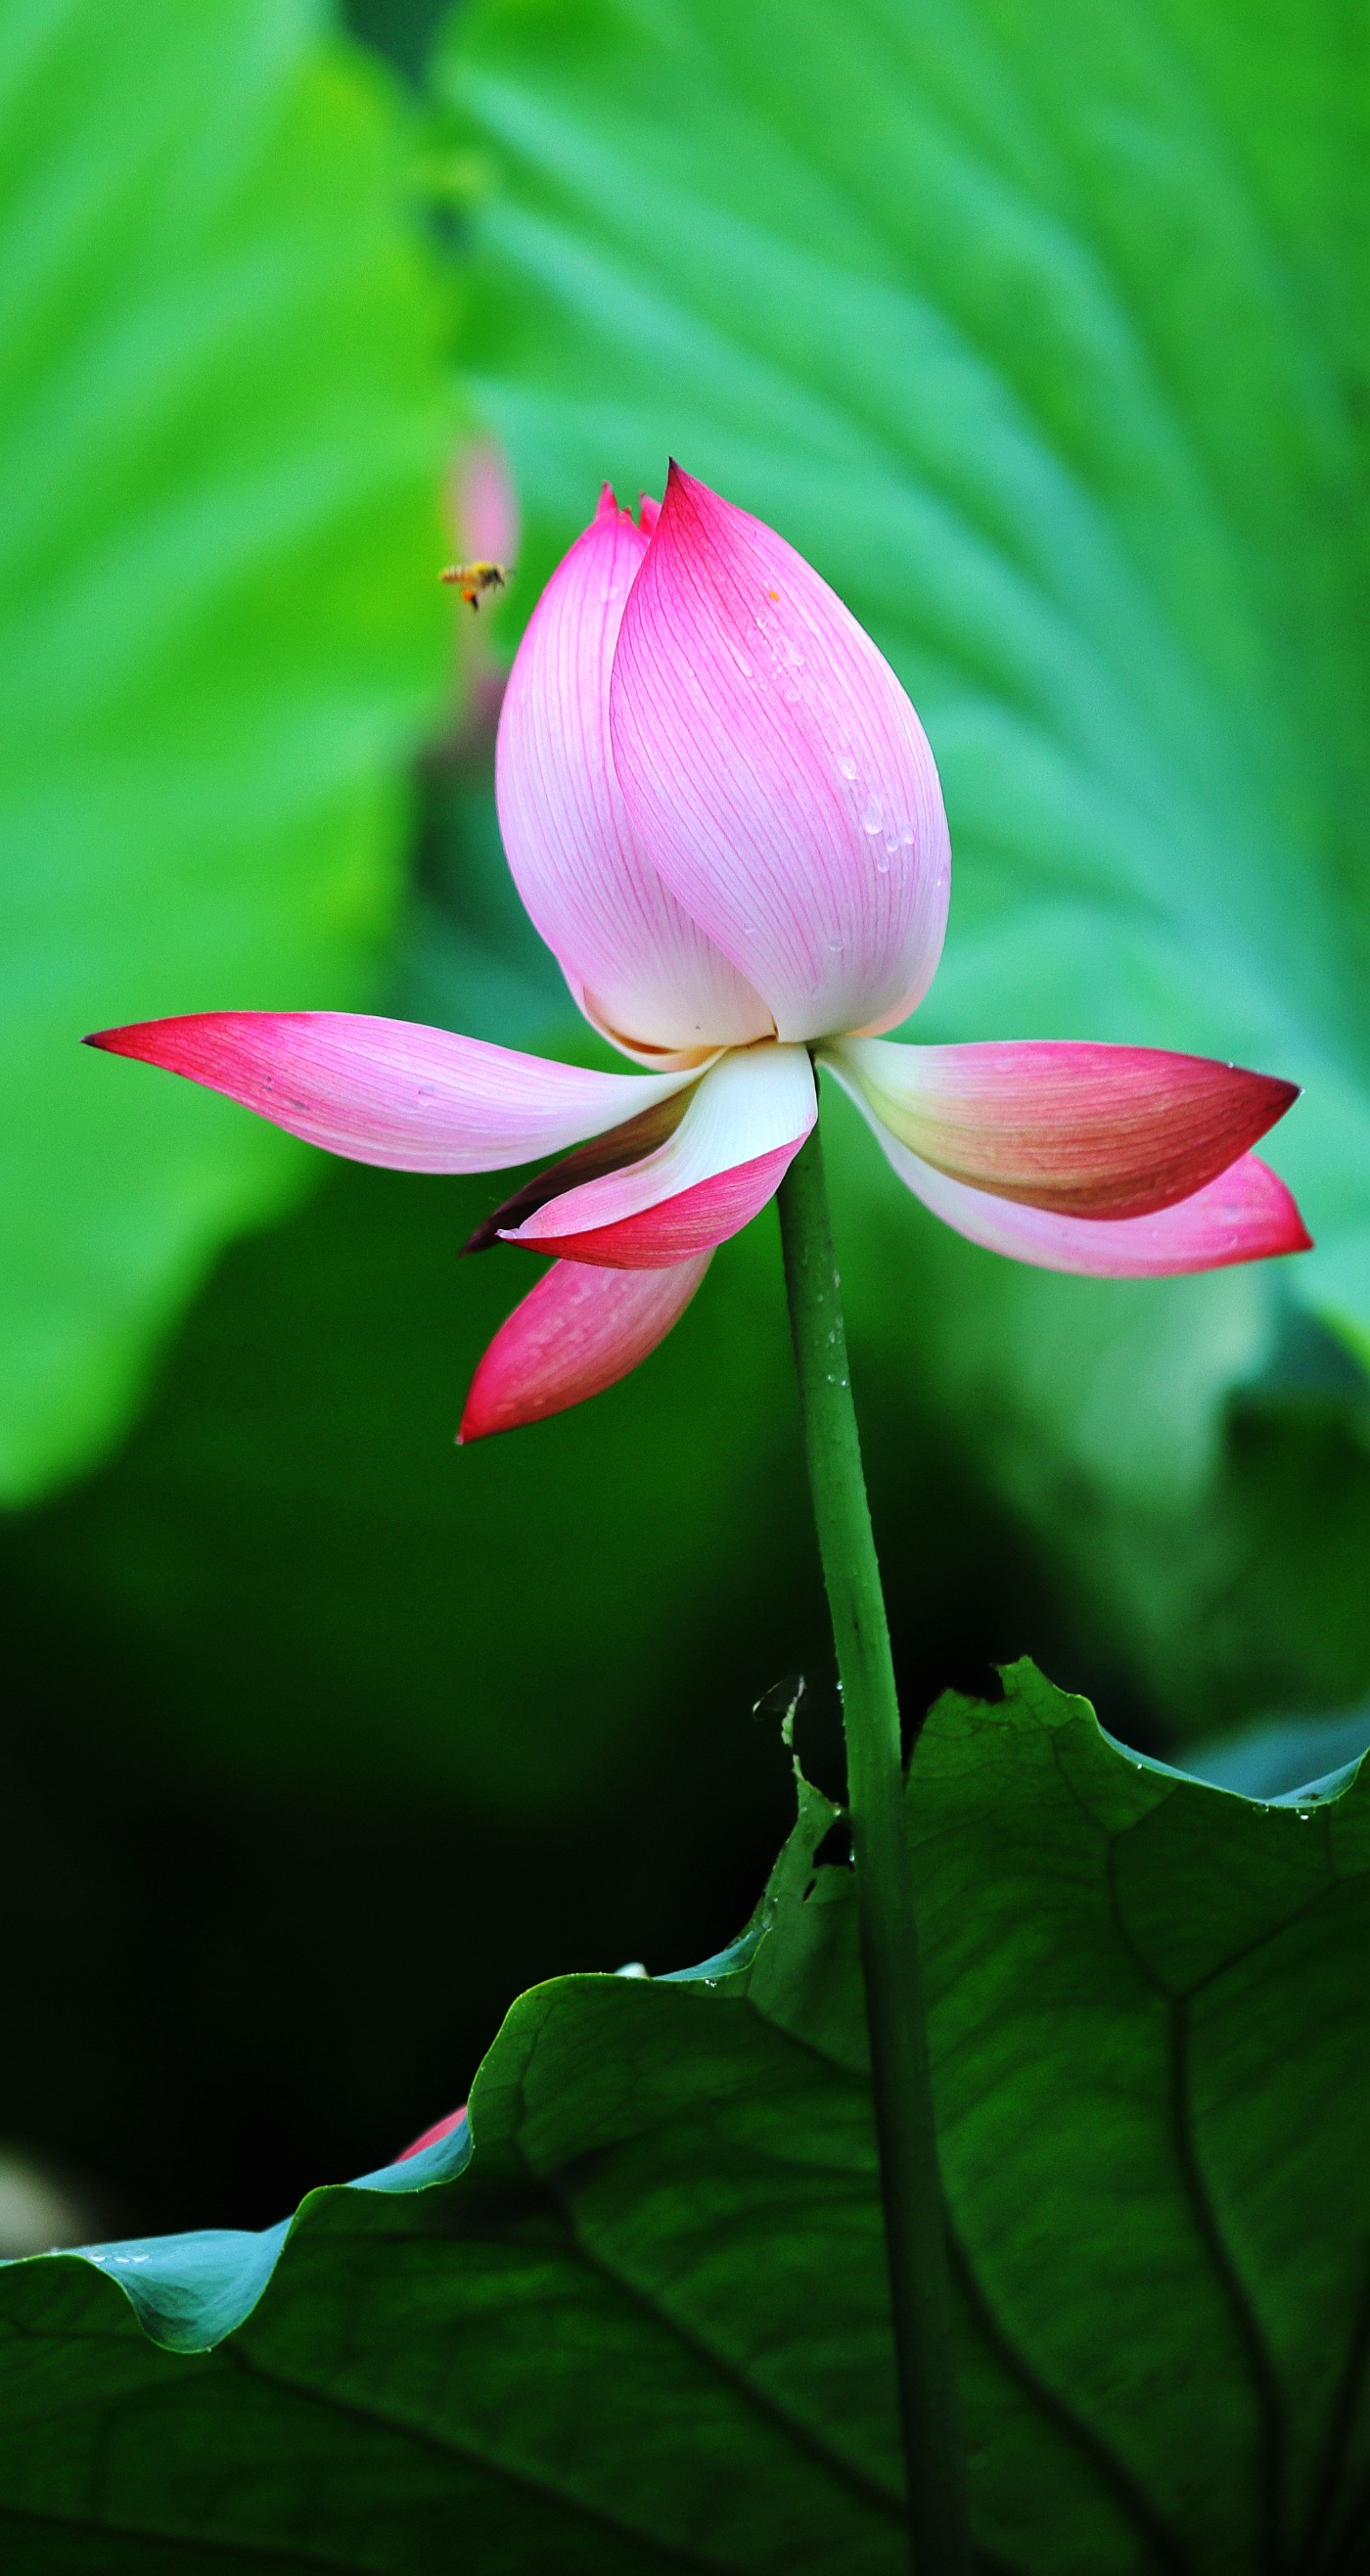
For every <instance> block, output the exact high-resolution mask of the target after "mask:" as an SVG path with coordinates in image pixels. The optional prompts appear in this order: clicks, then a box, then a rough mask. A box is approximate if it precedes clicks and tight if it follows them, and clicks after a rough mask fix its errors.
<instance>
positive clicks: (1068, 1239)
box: [832, 1064, 1311, 1279]
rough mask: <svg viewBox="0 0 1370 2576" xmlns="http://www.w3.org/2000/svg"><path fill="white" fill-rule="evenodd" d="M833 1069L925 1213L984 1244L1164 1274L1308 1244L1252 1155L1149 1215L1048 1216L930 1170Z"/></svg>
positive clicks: (1123, 1274) (1090, 1267)
mask: <svg viewBox="0 0 1370 2576" xmlns="http://www.w3.org/2000/svg"><path fill="white" fill-rule="evenodd" d="M832 1070H833V1072H834V1073H835V1074H836V1075H837V1078H838V1080H839V1082H840V1083H841V1084H842V1088H843V1090H844V1091H846V1092H848V1093H849V1094H850V1096H851V1098H852V1099H853V1100H854V1101H855V1103H856V1105H857V1108H858V1109H859V1110H860V1111H861V1114H862V1116H863V1118H864V1119H865V1121H866V1124H867V1126H868V1127H870V1128H871V1129H872V1131H873V1132H874V1134H875V1136H876V1137H877V1139H878V1141H879V1144H880V1147H881V1150H882V1151H883V1153H884V1155H885V1158H886V1160H887V1161H888V1163H889V1164H890V1165H891V1167H892V1169H893V1170H894V1171H896V1172H897V1173H898V1175H899V1178H900V1180H901V1181H904V1182H905V1183H906V1184H907V1186H908V1187H909V1189H911V1190H912V1191H913V1193H914V1196H915V1197H916V1198H920V1199H921V1200H922V1202H923V1205H924V1206H925V1207H927V1208H930V1209H931V1210H932V1213H933V1215H934V1216H940V1217H941V1218H942V1220H943V1222H944V1224H946V1225H950V1226H954V1227H955V1229H956V1232H957V1233H958V1234H964V1235H965V1236H967V1237H968V1239H969V1241H970V1242H972V1243H978V1244H981V1245H983V1247H984V1249H985V1251H986V1252H1002V1253H1003V1254H1005V1255H1006V1257H1007V1258H1008V1259H1009V1260H1011V1261H1026V1262H1029V1263H1030V1264H1031V1265H1032V1266H1033V1268H1035V1269H1037V1270H1067V1271H1074V1272H1077V1273H1079V1274H1080V1275H1081V1276H1082V1277H1085V1278H1090V1279H1168V1278H1173V1277H1174V1276H1176V1275H1177V1274H1178V1273H1179V1272H1180V1271H1185V1270H1226V1269H1229V1268H1230V1267H1231V1266H1232V1264H1233V1263H1234V1262H1238V1261H1265V1260H1268V1259H1269V1258H1270V1257H1271V1255H1272V1254H1275V1253H1280V1252H1307V1251H1309V1250H1310V1249H1311V1237H1310V1236H1309V1235H1308V1233H1307V1232H1306V1230H1305V1228H1304V1222H1303V1219H1302V1217H1301V1216H1300V1214H1299V1211H1298V1209H1297V1207H1296V1206H1295V1204H1294V1200H1293V1198H1292V1196H1291V1194H1290V1192H1289V1191H1288V1190H1287V1189H1286V1188H1285V1185H1284V1183H1283V1181H1282V1180H1280V1179H1279V1178H1278V1177H1277V1175H1276V1174H1275V1173H1274V1172H1272V1171H1271V1170H1270V1169H1269V1167H1268V1165H1267V1164H1265V1163H1262V1162H1260V1161H1258V1159H1257V1157H1256V1156H1255V1155H1254V1154H1244V1155H1243V1156H1242V1158H1241V1161H1240V1162H1237V1163H1234V1164H1233V1165H1232V1166H1231V1169H1230V1170H1229V1171H1226V1172H1223V1173H1222V1174H1220V1176H1219V1178H1218V1179H1217V1180H1216V1181H1209V1182H1208V1184H1207V1186H1206V1187H1205V1188H1204V1189H1201V1190H1196V1191H1195V1192H1194V1194H1193V1196H1192V1197H1191V1198H1187V1199H1181V1200H1180V1201H1179V1202H1178V1204H1177V1205H1176V1206H1174V1207H1168V1208H1161V1209H1158V1210H1157V1212H1156V1213H1155V1214H1154V1215H1151V1216H1125V1217H1089V1216H1057V1215H1055V1214H1053V1212H1052V1211H1051V1210H1050V1209H1048V1208H1037V1207H1024V1206H1022V1205H1020V1204H1019V1203H1018V1202H1017V1201H1016V1200H1013V1199H1002V1198H995V1197H993V1196H992V1195H991V1193H990V1192H989V1191H988V1190H973V1189H968V1188H967V1186H966V1183H965V1182H964V1181H953V1180H951V1179H949V1178H948V1176H947V1174H946V1173H945V1172H938V1171H935V1170H934V1169H933V1166H932V1164H931V1163H924V1162H922V1161H920V1159H919V1157H918V1156H917V1155H916V1154H911V1153H910V1152H909V1149H908V1147H907V1145H901V1144H900V1142H899V1139H898V1137H897V1136H892V1135H891V1134H890V1131H889V1129H888V1127H886V1126H884V1125H883V1123H882V1122H881V1120H880V1119H879V1118H877V1117H876V1115H875V1113H874V1111H873V1110H872V1109H871V1107H870V1105H869V1103H868V1102H867V1101H866V1100H865V1099H864V1098H863V1097H862V1094H861V1092H860V1091H859V1090H858V1088H857V1086H856V1084H855V1083H854V1082H853V1080H852V1078H851V1076H850V1075H849V1074H848V1073H846V1072H845V1071H844V1069H843V1068H842V1067H841V1066H840V1065H836V1064H834V1066H833V1067H832Z"/></svg>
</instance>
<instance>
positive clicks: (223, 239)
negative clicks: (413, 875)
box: [0, 0, 445, 1500]
mask: <svg viewBox="0 0 1370 2576" xmlns="http://www.w3.org/2000/svg"><path fill="white" fill-rule="evenodd" d="M0 125H2V126H3V132H4V137H5V139H4V143H3V146H2V147H0V241H2V242H3V258H2V259H0V266H2V267H3V276H4V283H3V287H0V339H2V340H3V345H4V351H5V381H4V389H3V393H0V478H2V479H3V484H4V490H5V495H6V505H5V513H4V533H3V536H0V637H2V638H3V658H4V667H5V714H6V722H5V729H4V750H3V755H2V756H0V887H3V892H0V954H3V959H4V966H3V977H4V986H3V990H4V1009H3V1015H2V1016H3V1027H4V1035H3V1039H0V1088H3V1092H4V1097H5V1101H6V1116H5V1121H4V1145H3V1149H2V1153H3V1160H2V1162H0V1209H2V1210H3V1214H0V1280H2V1281H3V1286H2V1287H0V1497H3V1498H5V1499H7V1500H19V1499H25V1498H27V1497H28V1496H30V1495H32V1494H33V1493H34V1492H35V1491H37V1490H40V1489H41V1488H43V1487H44V1486H46V1485H47V1484H49V1483H51V1482H52V1481H53V1480H54V1479H57V1478H60V1477H62V1476H65V1475H69V1474H70V1473H71V1472H72V1471H73V1470H74V1469H75V1468H77V1467H78V1466H80V1465H82V1464H83V1463H84V1462H85V1461H86V1460H87V1459H88V1458H89V1457H90V1456H91V1455H92V1454H93V1453H94V1452H96V1451H97V1450H98V1449H99V1447H100V1446H101V1445H102V1444H103V1443H105V1442H107V1441H108V1439H109V1437H110V1435H111V1434H112V1432H113V1431H114V1430H115V1429H116V1428H118V1427H119V1425H120V1423H121V1421H122V1419H123V1418H124V1416H125V1414H126V1413H127V1411H128V1409H129V1406H130V1403H131V1401H132V1398H133V1396H134V1394H135V1392H136V1390H137V1387H138V1385H139V1382H140V1379H141V1377H142V1375H143V1373H144V1369H145V1363H146V1357H147V1353H148V1350H149V1347H150V1345H151V1343H152V1342H153V1340H154V1338H155V1336H156V1335H157V1333H158V1332H159V1330H160V1329H161V1328H162V1327H163V1326H164V1325H165V1322H166V1321H167V1319H168V1318H169V1316H170V1315H171V1314H172V1313H173V1312H174V1311H175V1310H176V1309H177V1308H179V1307H180V1306H181V1305H182V1304H183V1302H184V1300H185V1298H186V1296H187V1294H188V1292H189V1291H190V1289H191V1287H192V1286H193V1285H194V1284H195V1283H196V1281H197V1280H198V1279H199V1277H200V1276H201V1274H202V1273H203V1271H204V1268H205V1266H206V1263H207V1261H208V1259H209V1257H210V1255H211V1253H212V1252H213V1251H214V1249H215V1248H216V1247H217V1246H218V1244H219V1243H220V1242H221V1241H222V1240H223V1238H224V1237H225V1235H226V1234H228V1233H229V1232H231V1231H232V1230H233V1229H234V1228H236V1227H237V1226H239V1225H241V1224H242V1223H244V1222H246V1221H248V1220H251V1219H255V1218H258V1217H260V1216H262V1215H263V1214H264V1213H266V1212H267V1211H269V1210H273V1209H275V1208H277V1207H279V1206H280V1205H281V1204H282V1203H283V1202H284V1201H285V1200H286V1199H287V1198H288V1197H289V1196H290V1195H291V1193H292V1192H293V1191H294V1190H295V1189H296V1188H297V1187H298V1186H299V1181H300V1178H301V1175H302V1173H303V1170H304V1161H303V1158H302V1157H301V1156H300V1155H299V1154H298V1152H297V1151H296V1149H294V1148H293V1147H291V1146H289V1145H287V1144H286V1143H285V1142H284V1140H282V1139H281V1138H279V1137H278V1136H276V1135H275V1134H274V1133H273V1132H272V1131H271V1130H269V1129H267V1128H265V1127H264V1126H261V1125H260V1124H258V1123H256V1122H253V1121H251V1120H247V1119H244V1118H242V1117H241V1116H238V1115H237V1114H235V1113H234V1112H232V1111H231V1110H228V1109H227V1108H226V1107H225V1106H224V1105H223V1104H220V1103H218V1102H212V1101H206V1100H205V1099H203V1098H201V1099H193V1098H192V1097H191V1095H190V1093H189V1092H188V1091H187V1090H185V1089H184V1088H183V1087H182V1086H179V1085H176V1084H174V1083H168V1082H159V1081H153V1080H151V1079H146V1080H144V1079H138V1078H135V1079H133V1080H129V1079H126V1078H121V1079H118V1080H117V1081H113V1080H111V1079H110V1069H109V1067H108V1066H107V1065H104V1064H102V1063H101V1062H99V1061H97V1060H94V1059H92V1058H91V1057H89V1056H86V1055H83V1054H82V1052H81V1050H80V1048H79V1045H78V1043H77V1041H78V1040H79V1038H80V1037H81V1035H82V1033H83V1031H85V1030H87V1029H90V1028H92V1027H100V1026H107V1025H109V1024H110V1023H111V1022H114V1021H119V1020H129V1019H136V1018H139V1017H150V1016H153V1015H156V1014H159V1013H163V1012H173V1011H186V1010H193V1009H197V1008H204V1007H208V1006H224V1005H235V1004H239V1005H259V1004H281V1005H284V1004H292V1003H293V1004H296V1005H298V1004H300V1003H302V1002H312V1003H316V1004H323V1003H347V1002H349V1001H354V1000H359V999H361V998H362V995H363V992H364V989H365V977H366V972H367V970H368V967H369V964H370V961H372V960H373V959H374V956H375V954H376V950H377V947H378V943H379V942H380V940H381V937H382V935H383V933H384V930H385V927H386V923H387V919H388V915H389V911H390V906H391V901H392V892H393V881H394V873H395V858H396V851H397V842H398V836H399V833H400V830H401V827H402V822H403V815H402V811H401V802H402V800H401V795H400V788H399V767H400V763H401V760H402V756H403V753H404V751H405V749H406V747H407V746H408V745H409V743H410V742H411V741H412V739H413V736H414V734H415V731H416V728H417V727H418V726H419V724H420V723H421V722H422V721H423V720H424V718H425V715H426V714H427V713H429V712H430V711H432V710H433V708H434V706H435V703H436V698H437V693H438V691H439V688H440V685H441V677H442V670H443V658H444V642H443V637H444V617H445V612H444V610H443V607H442V604H441V602H440V599H439V597H438V594H437V589H436V585H435V583H434V581H433V572H434V568H435V565H436V563H437V561H438V560H439V556H440V548H441V546H442V543H443V537H442V531H441V526H440V523H439V518H438V511H437V504H436V492H437V478H438V471H439V464H440V458H441V452H442V445H443V438H444V405H443V402H442V399H441V397H440V393H439V381H440V380H439V374H438V347H437V343H438V331H437V308H436V298H435V290H434V286H433V283H432V281H431V279H429V278H428V277H427V276H426V275H425V273H424V270H423V265H422V262H421V260H420V257H419V255H418V252H417V249H416V247H415V243H414V241H413V239H412V238H411V233H412V227H411V225H410V222H409V220H408V216H407V212H406V209H405V206H404V204H403V188H404V171H403V153H402V137H401V132H400V128H399V125H398V121H397V115H396V111H395V108H394V106H393V103H392V102H391V100H390V99H389V97H388V95H387V94H386V91H385V89H384V87H383V84H382V82H381V79H380V76H379V75H378V74H377V73H376V72H375V71H374V70H373V69H371V68H370V67H368V66H367V65H366V64H365V62H364V61H363V59H362V58H361V57H360V56H354V55H353V54H352V53H351V52H350V51H348V50H347V49H345V48H344V47H343V46H342V45H341V44H339V43H338V42H337V41H335V40H334V39H332V38H330V37H327V36H325V35H324V33H323V32H322V28H321V22H320V12H319V10H318V9H317V8H316V7H314V6H311V5H309V0H196V5H195V6H194V7H193V8H189V9H188V8H185V7H184V6H182V5H180V0H149V4H148V5H142V6H140V7H139V8H138V9H136V10H134V11H131V12H130V11H121V10H109V9H107V8H103V7H101V6H99V5H98V0H14V5H11V6H9V7H8V8H6V10H5V11H4V15H3V26H2V27H0Z"/></svg>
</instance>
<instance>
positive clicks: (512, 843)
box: [495, 485, 771, 1055]
mask: <svg viewBox="0 0 1370 2576" xmlns="http://www.w3.org/2000/svg"><path fill="white" fill-rule="evenodd" d="M647 543H648V540H647V537H646V535H645V534H644V532H643V530H642V529H641V528H639V527H638V526H636V525H635V523H634V521H633V519H632V517H631V516H630V514H629V513H628V511H626V510H620V509H618V508H617V507H616V506H615V503H614V497H613V494H612V492H611V491H610V490H609V489H608V486H607V485H606V486H605V490H604V493H603V495H602V497H601V500H600V506H599V509H598V511H597V512H596V514H595V517H594V519H593V520H592V521H591V524H590V526H589V527H588V528H587V529H586V530H585V531H584V533H583V535H581V536H580V537H578V538H577V539H576V542H575V544H574V545H573V546H572V548H571V550H570V553H569V554H568V555H566V556H565V557H564V559H563V561H562V562H561V563H560V564H559V565H558V567H557V569H556V571H555V572H554V573H553V575H552V578H551V580H550V581H549V582H548V584H547V587H546V589H545V590H544V592H543V594H542V597H541V599H540V600H539V601H538V604H537V607H536V608H535V609H534V611H533V615H532V617H531V619H530V620H529V624H528V629H527V632H526V634H525V636H524V638H523V642H522V643H521V644H520V646H519V649H518V653H517V655H516V657H515V661H514V667H513V669H512V671H511V672H510V674H509V684H508V687H507V689H506V690H505V693H504V704H503V708H502V710H501V714H500V726H499V739H498V744H497V748H496V763H495V785H496V792H497V795H498V799H499V817H500V828H501V831H502V833H503V835H504V847H505V851H506V854H507V856H508V860H509V865H510V867H511V869H512V870H513V874H514V879H515V882H516V884H517V886H518V890H519V892H520V894H521V895H522V897H523V900H524V903H525V904H526V905H527V908H528V911H529V913H530V914H531V916H532V918H533V920H534V922H535V923H536V924H537V927H538V929H539V930H540V931H541V933H542V936H543V938H544V939H545V940H546V942H547V944H548V946H549V948H551V949H552V950H553V951H554V952H555V954H556V956H557V957H558V958H559V959H560V961H561V965H562V967H563V969H564V971H565V974H566V977H567V980H568V982H569V984H570V986H571V990H572V992H573V993H574V994H575V997H576V1000H577V1002H578V1003H579V1004H580V1006H581V1008H582V1009H583V1010H584V1011H585V1012H586V1013H587V1015H588V1016H589V1017H590V1018H591V1019H593V1020H594V1021H595V1022H596V1024H597V1025H598V1026H600V1027H602V1028H604V1029H605V1030H607V1032H608V1033H609V1035H610V1036H614V1037H617V1038H619V1039H620V1040H621V1041H623V1040H626V1041H628V1042H629V1043H631V1044H632V1045H633V1046H635V1047H637V1048H641V1049H645V1050H655V1051H658V1052H665V1053H667V1054H672V1053H675V1054H688V1053H694V1054H696V1055H697V1054H698V1053H700V1052H701V1051H704V1050H707V1049H709V1048H711V1047H714V1046H721V1045H734V1044H738V1043H741V1044H744V1045H745V1044H746V1043H747V1042H748V1040H750V1039H752V1038H759V1037H764V1036H766V1035H767V1034H768V1033H769V1031H770V1028H771V1018H770V1014H769V1012H768V1011H767V1010H766V1008H765V1006H764V1004H763V1003H762V1002H760V1001H759V1000H758V998H757V996H756V994H755V993H754V992H752V991H751V990H750V988H749V987H748V985H747V984H746V982H745V979H744V978H743V976H742V975H741V974H739V972H738V969H737V968H736V966H734V965H733V964H732V963H731V961H730V960H729V959H728V958H727V957H725V956H724V955H723V953H722V951H721V950H720V949H718V948H717V947H715V946H714V944H713V942H712V941H711V940H710V939H709V938H708V937H707V936H706V934H705V932H704V931H702V930H701V929H700V928H699V925H698V924H697V922H695V921H693V920H692V919H691V918H690V915H689V914H688V913H687V912H686V911H684V910H683V909H682V907H681V905H680V904H679V903H678V902H677V900H676V898H675V896H674V895H673V894H672V893H671V891H670V889H669V888H668V887H667V886H666V884H665V883H664V882H663V880H662V878H661V877H660V876H659V875H658V873H657V871H656V869H655V868H654V867H653V865H652V864H651V860H650V858H649V857H648V856H647V855H646V853H645V852H644V850H643V848H642V845H641V842H640V841H639V839H638V837H637V835H636V834H635V832H634V830H633V827H632V824H631V822H630V820H629V817H628V810H627V807H626V805H625V804H624V801H623V792H622V789H621V788H620V786H619V783H618V779H617V776H616V774H615V771H614V765H613V761H612V759H611V757H610V751H609V677H610V672H611V669H612V666H613V657H614V647H615V644H616V643H617V640H618V631H619V623H620V620H621V618H622V615H623V608H624V602H625V600H626V599H627V597H628V593H629V590H630V588H631V586H632V583H633V579H634V576H635V575H636V573H637V570H638V566H639V565H640V563H641V561H642V558H643V556H644V554H645V553H646V550H647Z"/></svg>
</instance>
